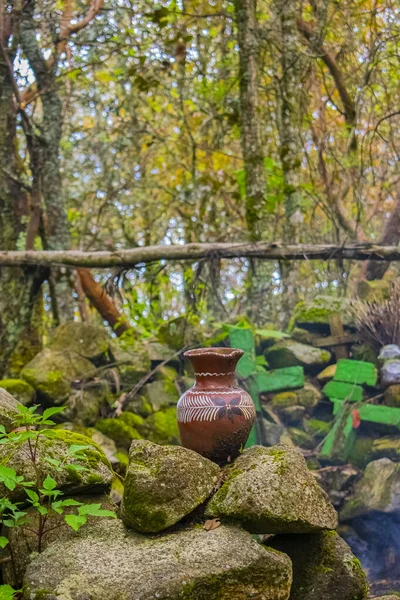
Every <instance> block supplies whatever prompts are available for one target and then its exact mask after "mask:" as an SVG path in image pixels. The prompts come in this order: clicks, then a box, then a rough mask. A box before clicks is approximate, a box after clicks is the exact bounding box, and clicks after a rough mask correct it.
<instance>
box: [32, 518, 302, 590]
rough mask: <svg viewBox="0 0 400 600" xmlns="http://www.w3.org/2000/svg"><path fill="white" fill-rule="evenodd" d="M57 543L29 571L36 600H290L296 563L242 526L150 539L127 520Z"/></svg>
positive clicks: (198, 529) (185, 530) (185, 531)
mask: <svg viewBox="0 0 400 600" xmlns="http://www.w3.org/2000/svg"><path fill="white" fill-rule="evenodd" d="M88 529H89V528H86V531H82V533H79V534H78V535H76V536H75V537H74V539H71V540H68V541H67V542H66V543H63V544H61V543H56V544H52V545H51V546H50V547H49V548H47V549H46V550H45V551H44V552H43V553H42V554H40V555H39V556H37V557H36V558H35V559H34V560H33V561H32V562H31V564H30V565H29V567H28V569H27V572H26V576H25V580H24V585H25V588H24V591H25V594H26V597H27V598H29V599H30V600H54V599H55V598H60V600H61V598H65V599H67V598H68V600H85V599H88V598H93V599H96V600H122V599H123V600H153V599H156V598H159V599H160V600H194V599H196V600H228V599H229V600H246V599H248V598H255V599H256V598H259V599H260V600H262V599H263V598H264V599H268V600H288V598H289V594H290V585H291V580H292V577H291V564H290V560H289V558H288V557H287V556H286V555H285V554H282V553H280V552H277V551H275V550H269V549H268V548H265V549H264V548H263V546H261V545H260V544H258V543H257V542H256V541H255V540H253V539H252V538H251V536H250V535H249V534H248V533H246V532H245V531H242V530H240V529H237V528H236V527H234V526H231V525H230V526H228V525H221V526H220V527H218V528H217V529H214V530H212V531H206V530H205V529H203V528H201V527H195V528H193V529H184V530H181V531H179V532H177V533H174V534H172V535H162V536H157V537H152V538H149V537H148V536H144V535H141V534H139V533H136V532H133V531H127V530H126V529H125V528H124V526H123V523H121V521H110V523H107V525H105V524H102V523H99V524H94V525H91V526H90V531H88Z"/></svg>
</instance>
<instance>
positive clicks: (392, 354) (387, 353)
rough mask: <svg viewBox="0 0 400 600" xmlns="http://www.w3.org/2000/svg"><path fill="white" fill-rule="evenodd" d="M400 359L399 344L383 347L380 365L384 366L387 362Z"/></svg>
mask: <svg viewBox="0 0 400 600" xmlns="http://www.w3.org/2000/svg"><path fill="white" fill-rule="evenodd" d="M392 359H400V346H398V345H397V344H388V345H387V346H382V348H381V351H380V352H379V355H378V362H379V365H380V366H382V365H384V364H385V362H386V361H387V360H392Z"/></svg>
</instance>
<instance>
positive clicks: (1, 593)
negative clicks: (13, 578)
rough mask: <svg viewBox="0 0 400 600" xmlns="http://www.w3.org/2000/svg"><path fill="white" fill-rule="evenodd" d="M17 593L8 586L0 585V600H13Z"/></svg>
mask: <svg viewBox="0 0 400 600" xmlns="http://www.w3.org/2000/svg"><path fill="white" fill-rule="evenodd" d="M17 592H18V590H14V588H12V587H11V586H10V585H0V600H13V598H15V594H16V593H17Z"/></svg>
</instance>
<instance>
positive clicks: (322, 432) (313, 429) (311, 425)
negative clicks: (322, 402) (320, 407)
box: [303, 419, 332, 437]
mask: <svg viewBox="0 0 400 600" xmlns="http://www.w3.org/2000/svg"><path fill="white" fill-rule="evenodd" d="M303 427H304V430H305V431H306V433H309V434H310V435H312V436H315V437H325V436H326V435H328V433H329V432H330V430H331V428H332V423H329V422H327V421H320V420H319V419H304V421H303Z"/></svg>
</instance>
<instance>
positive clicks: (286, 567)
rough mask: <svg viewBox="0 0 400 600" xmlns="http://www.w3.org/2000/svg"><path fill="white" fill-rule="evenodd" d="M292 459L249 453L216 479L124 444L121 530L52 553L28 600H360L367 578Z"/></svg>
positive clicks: (180, 457) (114, 524) (30, 582)
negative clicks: (126, 463)
mask: <svg viewBox="0 0 400 600" xmlns="http://www.w3.org/2000/svg"><path fill="white" fill-rule="evenodd" d="M336 525H337V515H336V512H335V510H334V508H333V506H332V505H331V503H330V501H329V498H328V496H327V495H326V493H325V492H324V491H323V490H322V489H321V488H320V487H319V486H318V484H317V483H316V481H315V478H314V477H313V475H312V474H311V473H310V471H309V470H308V469H307V466H306V463H305V461H304V459H303V457H302V455H301V454H300V452H298V451H297V450H295V449H293V448H291V447H287V446H284V445H278V446H276V447H272V448H264V447H260V446H254V447H252V448H250V449H248V450H246V451H244V452H243V454H242V455H241V456H240V457H239V458H238V459H237V460H236V461H235V462H234V463H232V464H230V465H228V466H227V467H225V468H224V469H222V470H221V469H220V468H219V467H218V466H217V465H216V464H214V463H212V462H211V461H209V460H207V459H205V458H203V457H201V456H200V455H198V454H196V453H195V452H192V451H191V450H187V449H185V448H181V447H177V446H159V445H157V444H154V443H152V442H149V441H144V440H137V441H134V442H133V443H132V445H131V448H130V452H129V466H128V469H127V475H126V480H125V491H124V497H123V502H122V506H121V520H117V521H112V520H104V521H100V522H98V523H95V524H93V525H91V526H89V527H86V528H85V529H82V531H81V532H80V533H79V534H76V535H74V536H73V537H69V538H68V539H67V540H59V541H56V542H54V543H53V544H51V545H50V546H49V547H48V548H47V549H46V550H45V551H44V552H43V553H42V554H40V555H38V556H36V557H35V558H34V559H33V560H32V561H31V562H30V564H29V566H28V568H27V571H26V574H25V578H24V590H25V593H26V597H27V598H29V599H30V600H39V598H40V600H53V599H55V598H68V599H69V600H84V599H86V598H93V599H96V600H121V599H124V600H150V599H155V598H158V599H162V600H245V599H248V598H257V599H259V600H289V599H291V600H322V599H323V600H363V599H364V598H366V596H367V589H368V588H367V584H366V579H365V575H364V573H363V571H362V569H361V567H360V565H359V562H358V561H357V559H356V558H355V557H354V556H353V554H352V553H351V551H350V548H349V547H348V546H347V544H346V543H345V542H344V541H343V540H342V539H341V538H340V537H339V536H338V535H337V533H336V532H335V531H334V529H335V527H336Z"/></svg>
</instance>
